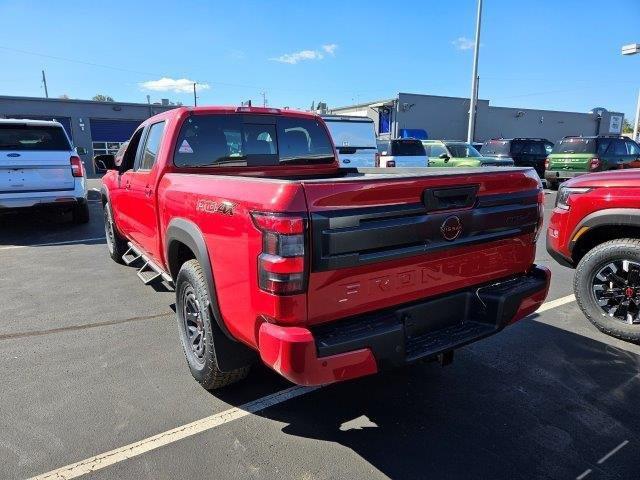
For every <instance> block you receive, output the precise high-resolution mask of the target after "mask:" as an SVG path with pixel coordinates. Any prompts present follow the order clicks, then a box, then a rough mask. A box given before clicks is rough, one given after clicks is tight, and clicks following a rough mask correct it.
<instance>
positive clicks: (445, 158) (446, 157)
mask: <svg viewBox="0 0 640 480" xmlns="http://www.w3.org/2000/svg"><path fill="white" fill-rule="evenodd" d="M438 158H441V159H442V160H444V161H445V162H448V161H449V158H451V157H449V155H447V154H446V153H441V154H440V155H438Z"/></svg>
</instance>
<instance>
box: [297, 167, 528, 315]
mask: <svg viewBox="0 0 640 480" xmlns="http://www.w3.org/2000/svg"><path fill="white" fill-rule="evenodd" d="M434 170H435V169H434ZM304 190H305V195H306V199H307V204H308V208H309V212H310V219H311V222H310V223H311V225H310V227H311V243H312V245H311V251H312V252H313V254H312V258H311V265H310V274H309V287H308V292H309V295H308V305H307V308H308V323H309V324H312V325H313V324H320V323H324V322H328V321H331V320H335V319H337V318H344V317H348V316H352V315H358V314H361V313H366V312H369V311H374V310H380V309H384V308H388V307H391V306H394V305H399V304H403V303H407V302H411V301H415V300H418V299H424V298H427V297H433V296H438V295H442V294H445V293H451V292H454V291H457V290H462V289H465V288H469V287H471V286H474V285H481V284H483V283H487V282H490V281H492V280H496V279H501V278H507V277H509V276H513V275H516V274H520V273H524V272H525V271H526V270H527V269H528V268H529V267H530V266H531V264H532V263H533V260H534V257H535V243H534V236H535V232H536V228H537V222H538V219H539V207H538V195H539V192H540V189H539V184H538V180H537V177H536V176H535V175H534V174H533V171H532V170H529V171H528V172H527V171H525V170H522V169H509V170H508V171H505V170H504V169H493V168H491V169H487V170H485V169H482V170H466V171H464V172H460V173H457V172H456V173H451V172H450V171H447V172H446V173H445V172H442V173H437V172H435V171H432V172H429V174H428V175H425V174H421V175H414V176H411V175H407V174H402V175H388V174H386V175H375V174H371V175H367V174H365V175H361V176H355V177H354V178H352V179H350V178H345V179H343V180H341V181H338V182H335V181H327V182H322V181H313V182H304Z"/></svg>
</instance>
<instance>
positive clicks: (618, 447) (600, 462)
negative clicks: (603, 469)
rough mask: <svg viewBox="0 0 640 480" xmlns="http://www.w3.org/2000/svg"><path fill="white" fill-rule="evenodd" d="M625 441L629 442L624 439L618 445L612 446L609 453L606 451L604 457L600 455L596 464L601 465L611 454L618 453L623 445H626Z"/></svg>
mask: <svg viewBox="0 0 640 480" xmlns="http://www.w3.org/2000/svg"><path fill="white" fill-rule="evenodd" d="M627 443H629V440H625V441H624V442H622V443H621V444H620V445H618V446H617V447H616V448H614V449H613V450H611V451H610V452H609V453H607V454H606V455H605V456H604V457H602V458H601V459H600V460H598V465H602V464H603V463H604V462H606V461H607V460H608V459H609V458H611V456H613V455H615V454H616V453H618V451H619V450H620V449H621V448H623V447H625V446H626V445H627Z"/></svg>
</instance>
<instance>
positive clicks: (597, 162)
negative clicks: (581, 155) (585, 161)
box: [589, 157, 600, 170]
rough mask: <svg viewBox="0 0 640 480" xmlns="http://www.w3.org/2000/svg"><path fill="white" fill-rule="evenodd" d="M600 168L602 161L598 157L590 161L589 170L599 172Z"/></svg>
mask: <svg viewBox="0 0 640 480" xmlns="http://www.w3.org/2000/svg"><path fill="white" fill-rule="evenodd" d="M599 167H600V159H599V158H597V157H594V158H592V159H591V160H589V170H597V169H598V168H599Z"/></svg>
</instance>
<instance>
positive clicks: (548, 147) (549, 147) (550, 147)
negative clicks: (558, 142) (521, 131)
mask: <svg viewBox="0 0 640 480" xmlns="http://www.w3.org/2000/svg"><path fill="white" fill-rule="evenodd" d="M544 152H545V153H546V154H547V155H551V152H553V143H551V142H545V144H544Z"/></svg>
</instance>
